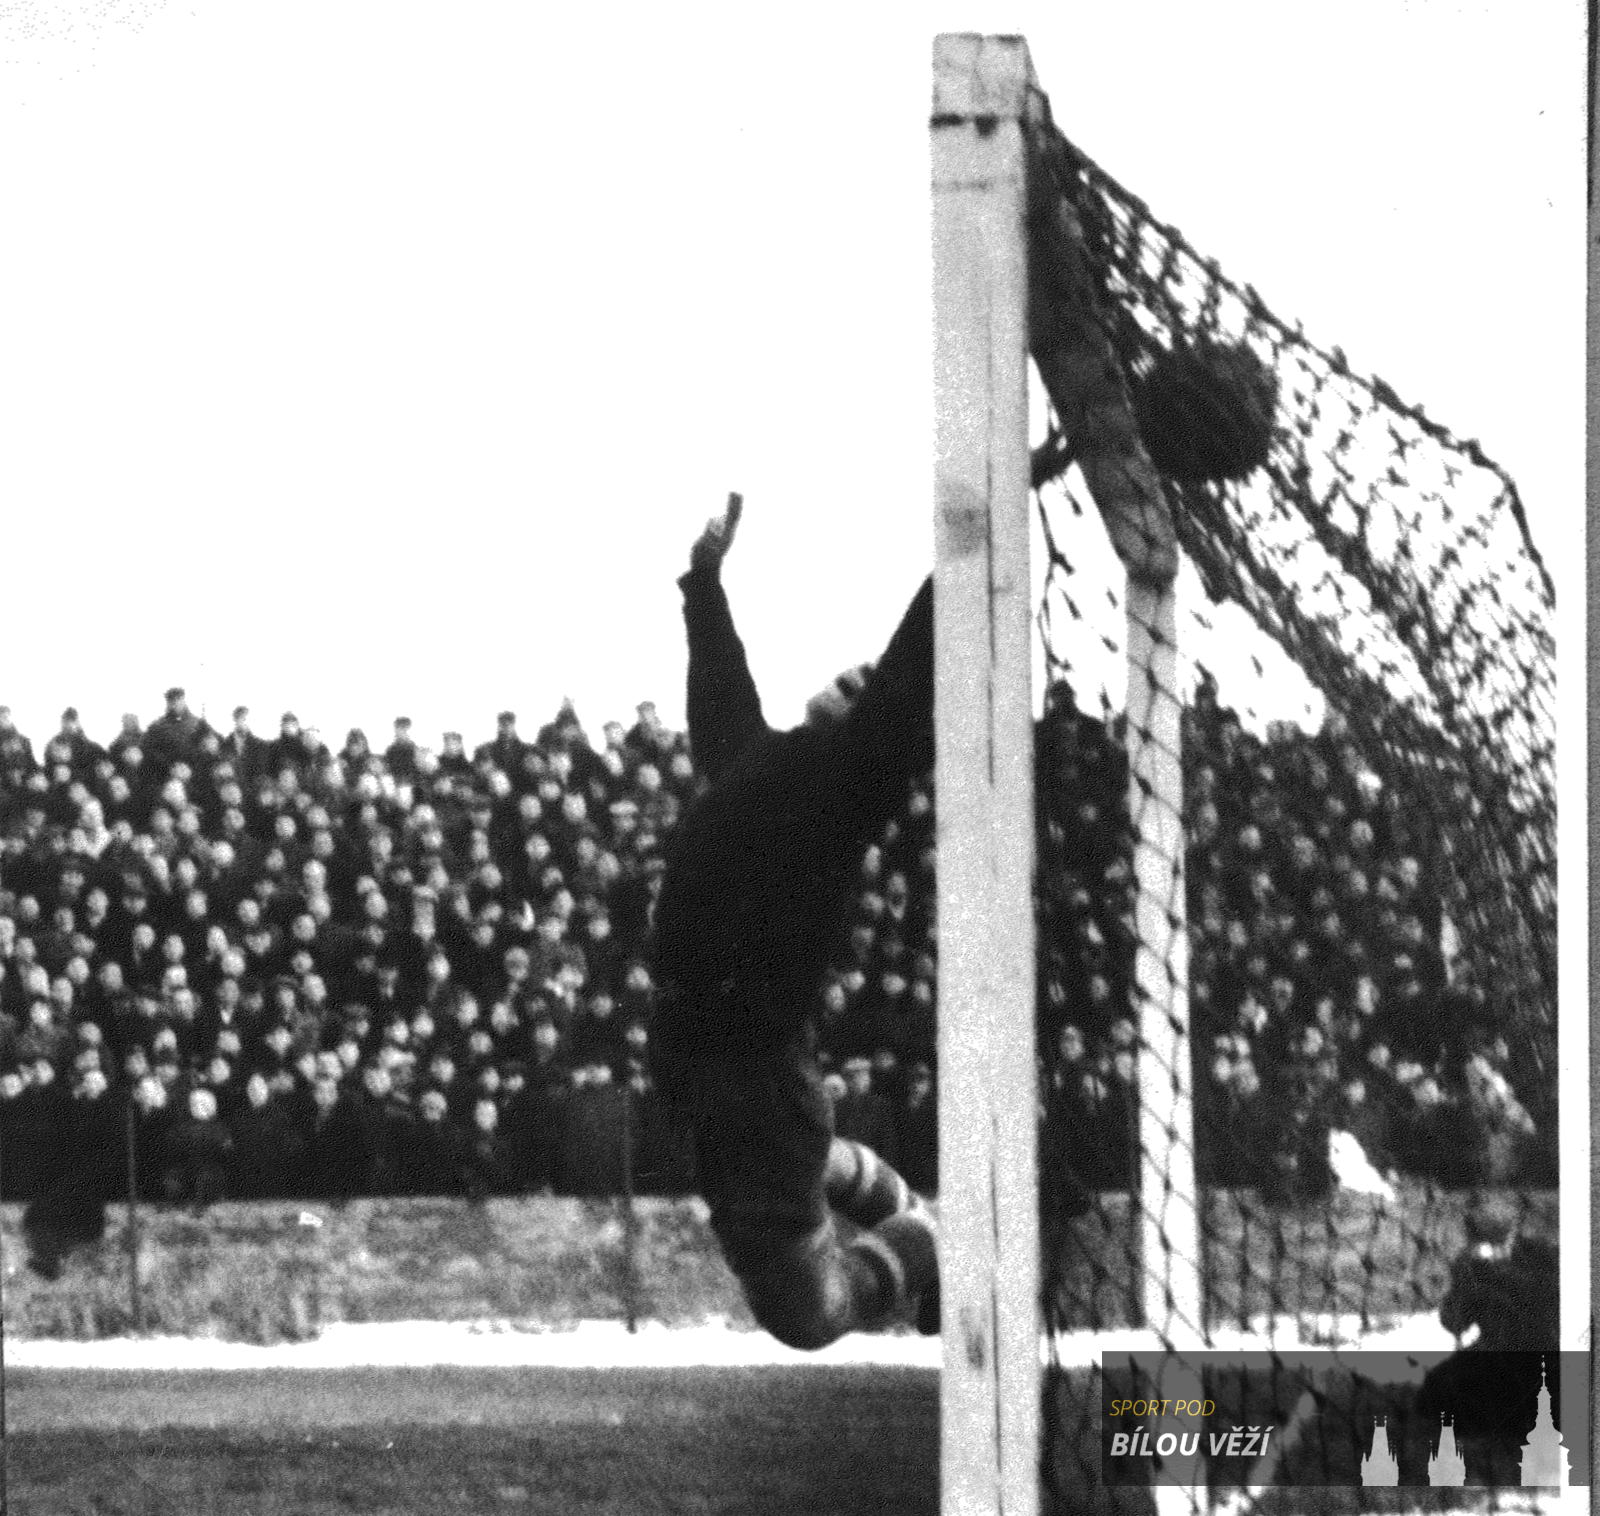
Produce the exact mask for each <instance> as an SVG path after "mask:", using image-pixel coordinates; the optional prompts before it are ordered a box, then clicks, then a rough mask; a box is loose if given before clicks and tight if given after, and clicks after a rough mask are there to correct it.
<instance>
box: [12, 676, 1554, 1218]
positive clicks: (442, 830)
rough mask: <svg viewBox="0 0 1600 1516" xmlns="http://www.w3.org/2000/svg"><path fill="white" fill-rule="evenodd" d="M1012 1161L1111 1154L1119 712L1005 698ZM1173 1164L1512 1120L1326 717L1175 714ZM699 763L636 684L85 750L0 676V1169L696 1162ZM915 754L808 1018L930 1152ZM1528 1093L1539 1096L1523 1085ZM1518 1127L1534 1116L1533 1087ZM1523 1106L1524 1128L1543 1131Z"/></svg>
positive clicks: (256, 1175) (1457, 970) (1438, 921)
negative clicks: (682, 968) (590, 723)
mask: <svg viewBox="0 0 1600 1516" xmlns="http://www.w3.org/2000/svg"><path fill="white" fill-rule="evenodd" d="M1038 741H1039V749H1038V761H1039V764H1040V773H1041V782H1040V785H1039V791H1040V795H1041V809H1040V830H1039V843H1040V866H1039V880H1040V944H1041V951H1040V966H1041V967H1040V1005H1041V1021H1040V1058H1041V1069H1042V1073H1043V1079H1042V1089H1043V1095H1044V1104H1045V1108H1046V1114H1047V1121H1046V1137H1047V1167H1048V1165H1049V1163H1051V1162H1057V1161H1059V1162H1064V1163H1068V1164H1070V1166H1071V1167H1072V1169H1073V1170H1074V1172H1075V1173H1076V1174H1077V1175H1078V1176H1079V1177H1080V1178H1082V1179H1083V1180H1084V1181H1085V1182H1086V1183H1089V1184H1091V1185H1093V1186H1096V1187H1101V1188H1105V1187H1117V1186H1124V1185H1126V1183H1127V1182H1128V1176H1129V1174H1130V1173H1131V1172H1132V1169H1133V1167H1134V1165H1133V1161H1132V1144H1133V1142H1134V1140H1135V1137H1134V1133H1135V1129H1136V1122H1135V1121H1134V1114H1135V1100H1136V1095H1135V1085H1134V1066H1135V1054H1136V1051H1137V1042H1138V1034H1137V1026H1136V1018H1135V1016H1134V1015H1133V1014H1132V1012H1131V1010H1130V1007H1131V1006H1132V1005H1133V999H1134V991H1133V983H1132V966H1133V947H1134V943H1133V912H1132V906H1133V879H1132V868H1131V852H1130V848H1129V845H1128V840H1129V824H1128V809H1127V768H1126V760H1125V757H1124V753H1123V748H1122V743H1121V737H1120V733H1119V732H1118V730H1117V729H1116V726H1115V724H1114V723H1113V724H1111V725H1107V724H1106V723H1104V722H1101V721H1099V720H1096V719H1094V718H1092V717H1090V716H1088V715H1087V714H1085V713H1083V712H1081V711H1079V710H1078V709H1077V707H1076V705H1075V703H1074V701H1073V699H1072V695H1071V692H1070V690H1069V689H1068V688H1067V687H1066V686H1065V685H1057V686H1056V687H1054V688H1053V689H1052V690H1051V691H1050V698H1049V701H1048V703H1047V713H1046V717H1045V719H1044V721H1043V722H1042V723H1041V725H1040V729H1039V739H1038ZM1184 745H1185V753H1184V767H1185V774H1186V807H1187V815H1186V818H1185V822H1186V826H1187V831H1188V854H1187V858H1186V879H1187V891H1188V912H1189V932H1190V944H1191V945H1190V953H1191V984H1190V998H1191V1005H1192V1007H1193V1012H1194V1025H1195V1038H1194V1047H1195V1070H1194V1073H1195V1084H1196V1108H1197V1120H1198V1127H1199V1132H1200V1138H1199V1147H1200V1162H1201V1168H1202V1175H1203V1177H1205V1178H1207V1179H1208V1180H1210V1181H1211V1182H1218V1183H1262V1182H1268V1178H1270V1179H1271V1180H1272V1182H1276V1183H1280V1184H1282V1185H1284V1186H1286V1187H1288V1188H1290V1189H1295V1188H1299V1189H1301V1190H1305V1189H1308V1188H1309V1189H1312V1190H1314V1189H1315V1188H1316V1187H1317V1186H1318V1184H1320V1183H1324V1182H1325V1178H1326V1176H1325V1174H1321V1173H1319V1171H1318V1165H1319V1164H1322V1163H1324V1162H1325V1158H1324V1155H1325V1151H1326V1141H1325V1137H1326V1132H1327V1130H1328V1128H1329V1127H1330V1126H1332V1125H1337V1126H1343V1127H1349V1128H1351V1129H1352V1130H1354V1131H1356V1133H1357V1134H1358V1136H1360V1138H1361V1140H1362V1141H1363V1143H1364V1144H1365V1145H1366V1146H1367V1147H1368V1150H1369V1151H1370V1152H1372V1153H1374V1154H1375V1156H1377V1157H1378V1158H1379V1159H1380V1160H1386V1161H1387V1162H1388V1163H1390V1164H1391V1165H1392V1166H1394V1167H1396V1168H1397V1169H1400V1170H1402V1171H1410V1172H1421V1173H1431V1174H1434V1175H1435V1176H1436V1177H1439V1178H1441V1179H1444V1180H1447V1181H1450V1180H1454V1181H1458V1182H1467V1181H1468V1180H1471V1179H1474V1178H1482V1177H1484V1176H1485V1175H1490V1176H1492V1175H1494V1174H1499V1176H1500V1177H1502V1178H1504V1177H1507V1176H1508V1175H1510V1174H1512V1173H1513V1172H1514V1171H1516V1172H1521V1170H1518V1167H1517V1166H1518V1165H1519V1164H1520V1165H1522V1168H1523V1169H1526V1167H1527V1162H1528V1160H1527V1158H1526V1154H1527V1152H1528V1151H1529V1150H1530V1147H1531V1148H1532V1149H1534V1150H1536V1151H1544V1152H1545V1153H1546V1156H1547V1157H1548V1153H1549V1151H1550V1150H1551V1141H1552V1140H1553V1133H1549V1132H1544V1131H1540V1130H1538V1129H1537V1127H1536V1123H1535V1121H1534V1119H1533V1117H1532V1116H1530V1114H1529V1109H1528V1104H1527V1103H1525V1102H1524V1101H1523V1100H1519V1098H1518V1095H1517V1094H1516V1093H1514V1090H1516V1089H1517V1088H1519V1087H1523V1086H1525V1085H1526V1082H1527V1081H1526V1078H1525V1077H1524V1074H1523V1071H1521V1070H1519V1068H1518V1067H1517V1055H1516V1049H1515V1042H1516V1036H1515V1029H1514V1028H1511V1027H1507V1026H1502V1025H1497V1024H1496V1021H1495V1017H1494V1016H1493V1015H1492V1014H1491V1013H1490V1010H1489V1009H1488V1003H1487V1001H1486V998H1485V996H1484V995H1483V994H1482V992H1481V990H1480V988H1479V987H1478V986H1477V985H1475V984H1474V983H1473V982H1472V981H1471V977H1470V975H1469V973H1468V972H1467V969H1466V965H1465V959H1464V958H1460V957H1457V956H1455V955H1453V954H1452V953H1451V952H1450V941H1449V937H1450V927H1449V923H1448V921H1447V920H1446V916H1445V913H1444V911H1443V910H1442V908H1441V905H1440V900H1441V890H1440V888H1439V886H1438V884H1437V882H1436V875H1437V873H1438V860H1437V856H1436V850H1437V841H1436V838H1435V837H1433V836H1432V835H1430V833H1429V831H1428V825H1427V818H1425V817H1417V816H1413V815H1409V814H1407V812H1406V811H1405V809H1404V808H1403V807H1402V806H1400V805H1399V804H1398V802H1397V800H1396V797H1395V796H1394V795H1393V794H1392V793H1391V792H1389V791H1388V790H1386V789H1385V787H1384V786H1383V785H1382V784H1381V783H1380V782H1379V781H1378V780H1377V779H1376V777H1375V776H1374V775H1373V774H1372V773H1371V772H1370V771H1369V770H1368V769H1367V768H1366V766H1365V765H1364V764H1363V763H1362V762H1361V760H1360V758H1359V756H1358V754H1357V751H1356V748H1355V746H1354V745H1353V743H1352V742H1351V741H1350V740H1349V734H1348V732H1347V731H1346V730H1345V729H1344V728H1343V727H1342V725H1341V723H1340V722H1339V721H1338V720H1337V719H1336V718H1331V717H1330V718H1329V720H1328V721H1326V722H1325V723H1324V725H1323V727H1322V728H1321V729H1320V730H1319V731H1318V732H1317V733H1315V734H1306V733H1304V732H1301V731H1299V730H1298V729H1297V728H1292V727H1274V728H1273V729H1271V730H1270V731H1269V733H1268V735H1267V736H1266V737H1265V738H1258V737H1257V736H1255V735H1253V734H1252V733H1250V732H1249V731H1247V730H1246V729H1245V727H1244V725H1243V724H1242V723H1241V722H1240V720H1239V718H1238V716H1237V715H1236V714H1235V713H1234V712H1232V711H1231V710H1228V709H1225V708H1223V707H1222V706H1221V705H1220V704H1219V703H1218V701H1217V699H1216V693H1215V690H1214V687H1212V686H1211V685H1210V684H1209V682H1205V681H1203V682H1202V684H1201V686H1200V689H1199V692H1198V694H1197V697H1196V699H1195V701H1194V702H1193V704H1192V705H1191V706H1190V707H1189V709H1188V710H1187V712H1186V716H1185V724H1184ZM695 788H696V775H695V770H694V767H693V764H692V762H691V759H690V755H689V752H688V749H687V743H686V740H685V738H684V737H683V736H682V734H680V733H677V732H673V731H670V730H668V729H667V728H666V726H665V725H664V724H663V723H662V722H661V721H660V720H659V718H658V717H657V715H656V713H655V711H654V708H653V707H652V706H650V705H649V704H648V703H647V704H644V705H641V706H640V707H639V711H638V720H637V721H636V723H635V724H634V725H633V726H632V727H631V729H624V727H623V726H622V725H621V724H620V723H611V724H609V725H607V726H606V727H605V729H604V735H603V741H602V742H600V743H599V744H594V743H591V740H590V738H589V737H588V735H587V734H586V733H585V731H584V729H583V727H582V725H581V723H580V721H579V719H578V716H577V714H576V712H575V711H574V710H573V708H572V706H571V704H570V703H568V704H566V705H564V706H563V707H562V709H561V710H560V711H559V712H558V713H557V715H556V716H555V718H554V719H553V720H552V721H551V722H549V723H548V724H547V725H546V726H544V727H543V728H542V729H541V730H540V731H539V732H538V733H537V735H536V736H535V737H534V738H533V740H531V741H530V740H526V739H524V738H523V737H522V736H521V735H520V734H519V732H518V729H517V722H516V718H515V716H514V715H513V714H512V713H511V712H503V713H502V714H501V715H500V717H499V722H498V727H497V731H496V733H495V736H494V737H493V738H492V739H491V740H490V741H487V742H485V743H483V744H482V745H481V746H478V747H477V748H476V749H474V750H472V751H469V750H468V748H467V746H466V745H465V743H464V742H463V740H462V737H461V736H460V734H458V733H454V732H447V733H445V734H444V737H443V742H442V744H441V746H440V748H439V750H438V751H437V752H435V751H433V750H431V749H429V748H427V747H424V746H423V745H421V744H420V743H418V742H417V741H416V740H415V738H414V736H413V734H412V731H411V723H410V722H409V721H407V720H406V719H405V718H403V717H402V718H400V719H398V720H397V721H396V722H395V724H394V732H393V737H392V740H391V741H390V742H389V743H388V744H387V746H385V747H384V748H383V749H382V750H381V751H380V750H378V749H376V748H374V747H373V746H371V745H370V744H369V742H368V740H367V738H366V737H365V735H364V734H363V733H362V732H360V731H352V732H350V733H349V735H348V736H347V738H346V739H345V742H344V744H343V746H342V747H340V748H339V749H338V750H337V751H334V750H332V749H330V748H329V747H328V746H327V745H326V744H325V743H324V742H323V741H322V740H321V739H320V737H319V736H318V735H317V734H316V733H315V732H314V731H312V730H308V729H306V728H304V727H302V726H301V724H300V723H299V722H298V721H297V720H296V718H295V717H294V715H293V714H288V713H286V714H285V715H284V716H283V718H282V720H281V721H280V723H279V727H278V731H277V733H276V735H275V736H273V737H271V738H270V739H268V738H263V737H261V736H258V735H257V734H256V733H255V732H254V731H253V730H252V729H251V725H250V720H249V712H248V711H246V710H244V709H243V708H240V709H238V710H236V711H235V712H234V715H233V721H232V724H231V726H230V727H229V728H228V729H227V730H224V731H219V730H214V729H213V728H212V727H211V726H210V725H208V723H207V722H206V721H205V720H204V719H203V718H202V717H200V716H198V715H196V714H195V713H194V712H192V711H191V710H190V709H189V708H188V705H187V703H186V700H185V697H184V693H183V691H181V690H178V689H174V690H170V691H169V692H168V694H167V700H166V710H165V711H164V712H163V713H162V714H161V715H160V716H159V717H157V718H156V719H155V720H153V721H151V722H150V723H149V724H148V725H144V724H142V723H141V721H140V720H139V719H138V718H137V717H136V716H131V715H130V716H126V717H124V718H123V723H122V730H121V731H120V732H118V733H117V735H116V736H115V737H114V738H113V739H112V741H111V742H110V743H109V744H108V745H107V746H105V747H102V746H100V745H99V744H98V743H97V742H95V741H94V740H92V739H91V738H90V737H89V736H88V735H87V734H86V733H85V732H84V730H83V728H82V725H81V723H80V722H79V720H78V718H77V715H76V713H75V712H74V711H72V710H68V711H66V712H65V713H64V714H63V717H62V721H61V727H60V730H59V731H58V732H57V733H56V734H55V735H53V736H52V737H51V738H50V739H49V740H48V741H47V742H45V743H44V745H43V749H42V751H40V752H38V753H35V751H34V748H33V746H32V744H31V742H30V741H29V739H28V738H27V737H25V736H24V735H23V734H22V733H20V732H19V731H17V730H16V728H15V726H14V725H13V723H12V721H11V718H10V713H9V712H8V711H6V710H4V709H3V708H0V1192H3V1193H4V1194H5V1195H6V1196H8V1197H13V1198H30V1199H33V1198H37V1197H40V1196H49V1195H58V1194H61V1193H64V1192H67V1191H71V1192H72V1193H73V1194H76V1195H80V1196H83V1197H89V1198H94V1197H98V1198H96V1199H95V1203H96V1204H98V1201H99V1199H104V1198H109V1197H111V1196H113V1195H117V1194H121V1193H123V1192H124V1191H125V1190H126V1187H127V1184H128V1181H129V1173H128V1157H127V1154H128V1152H129V1146H128V1139H129V1136H130V1134H131V1137H132V1153H133V1171H134V1172H133V1177H134V1180H135V1182H136V1183H137V1185H138V1187H139V1190H140V1192H141V1193H143V1194H146V1195H156V1196H164V1197H167V1198H171V1199H175V1200H176V1199H186V1200H197V1201H201V1202H203V1201H205V1200H207V1199H209V1198H213V1197H216V1196H220V1195H224V1194H226V1195H234V1196H245V1197H248V1196H266V1195H302V1196H321V1197H329V1198H336V1197H340V1196H348V1195H356V1194H365V1193H464V1194H480V1195H481V1194H487V1193H523V1192H532V1191H539V1190H546V1189H549V1190H554V1191H556V1192H558V1193H569V1194H607V1193H614V1192H615V1191H617V1190H618V1189H620V1188H622V1187H623V1186H624V1184H625V1183H631V1185H632V1186H633V1188H635V1189H637V1190H639V1191H641V1192H650V1191H658V1192H664V1193H674V1192H679V1191H682V1190H684V1189H686V1188H689V1187H691V1186H692V1183H693V1174H692V1160H691V1158H690V1155H689V1154H688V1153H687V1152H686V1151H685V1149H684V1147H683V1145H682V1143H681V1141H680V1140H679V1139H678V1137H677V1134H676V1129H675V1126H674V1124H673V1123H672V1122H671V1121H669V1120H668V1119H667V1116H666V1113H665V1112H664V1111H663V1110H662V1109H661V1108H660V1107H659V1105H658V1103H657V1101H656V1098H655V1095H654V1091H653V1089H652V1086H651V1081H650V1075H649V1071H648V1059H647V1056H646V1054H647V1045H648V1036H649V1032H648V1010H649V1003H650V998H651V992H652V985H651V980H650V972H649V968H648V965H647V962H646V958H645V947H646V933H647V927H648V908H649V902H650V898H651V890H652V887H653V882H654V880H655V879H656V877H657V876H658V875H659V872H660V870H661V868H662V866H663V865H662V853H663V848H664V846H665V845H666V843H667V842H668V840H669V839H670V836H671V833H672V830H673V827H674V825H675V823H676V820H677V818H678V816H679V815H680V813H681V812H682V810H683V808H684V806H685V805H687V804H688V803H689V802H690V801H691V800H692V798H693V796H694V793H695ZM934 867H935V854H934V826H933V801H932V794H931V783H924V784H922V785H918V786H915V787H914V788H913V789H912V791H911V792H910V793H909V795H908V798H907V805H906V808H905V812H904V814H903V816H902V817H901V818H900V820H899V821H897V822H896V823H894V824H893V825H892V826H891V827H890V828H889V829H888V831H887V832H886V833H885V835H884V836H883V837H882V838H881V839H880V840H879V842H878V843H876V844H875V845H873V846H872V847H871V848H869V849H868V850H867V852H866V854H865V856H864V858H863V860H862V868H861V888H860V893H859V897H858V899H857V901H856V902H855V905H854V915H853V920H852V922H851V925H850V927H849V930H848V934H847V937H846V938H845V939H844V940H843V941H842V942H841V950H840V956H839V959H838V965H837V967H836V969H835V970H834V971H833V972H832V973H831V974H830V975H829V977H828V979H827V982H826V983H825V984H823V985H821V986H819V1003H818V1016H817V1021H818V1035H819V1042H820V1047H821V1052H822V1058H823V1062H824V1067H825V1069H826V1070H827V1084H828V1087H829V1090H830V1093H831V1094H832V1096H833V1097H834V1099H835V1102H836V1121H837V1124H838V1127H839V1129H840V1130H841V1131H843V1132H845V1133H846V1134H849V1135H854V1136H857V1137H860V1138H861V1139H862V1140H864V1141H867V1142H870V1143H871V1144H873V1145H874V1146H875V1147H877V1148H879V1149H880V1150H882V1151H883V1152H884V1154H885V1156H887V1157H889V1158H890V1159H891V1160H892V1161H895V1162H897V1163H898V1164H899V1165H900V1166H901V1167H902V1168H903V1169H904V1170H905V1172H906V1173H907V1177H908V1178H910V1179H911V1180H912V1182H913V1183H914V1184H916V1185H918V1186H919V1187H922V1188H925V1189H932V1188H933V1187H934V1185H935V1184H936V1178H937V1176H936V1167H935V1142H934V1130H935V1125H936V1119H937V1118H936V1110H937V1095H936V1090H935V1080H934V1065H935V1051H936V1049H935V1035H934V1026H935V1010H936V1006H935V1001H936V980H937V973H936V954H937V923H936V921H935V919H934V890H933V881H934ZM1541 1114H1542V1113H1541ZM1552 1125H1553V1123H1552ZM1536 1139H1543V1147H1542V1148H1541V1145H1540V1141H1538V1140H1536Z"/></svg>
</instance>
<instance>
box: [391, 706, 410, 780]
mask: <svg viewBox="0 0 1600 1516" xmlns="http://www.w3.org/2000/svg"><path fill="white" fill-rule="evenodd" d="M383 762H384V766H385V767H386V768H387V769H388V770H389V773H390V774H391V775H393V777H394V778H395V779H396V780H409V779H415V778H416V777H417V744H416V740H415V738H413V737H412V735H411V718H410V717H409V716H396V717H395V718H394V741H393V742H391V743H390V744H389V746H388V748H387V749H386V750H385V751H384V755H383Z"/></svg>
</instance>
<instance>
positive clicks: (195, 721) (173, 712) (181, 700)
mask: <svg viewBox="0 0 1600 1516" xmlns="http://www.w3.org/2000/svg"><path fill="white" fill-rule="evenodd" d="M166 702H167V708H166V710H165V711H163V712H162V713H161V715H159V716H157V717H156V719H155V720H154V721H152V722H151V723H150V728H149V730H148V731H147V732H146V733H145V735H144V745H143V752H144V758H145V762H146V763H147V764H148V765H149V766H150V767H151V769H152V771H153V772H154V773H155V774H156V775H157V777H158V778H161V779H164V778H166V775H167V771H168V770H169V769H170V768H171V767H172V765H173V764H174V763H194V762H195V761H196V760H197V759H198V758H199V756H200V743H201V739H202V738H204V737H205V736H206V735H207V734H208V733H209V732H210V731H211V728H210V727H209V726H207V725H206V723H205V721H204V720H203V719H202V718H201V717H199V716H197V715H195V713H194V712H193V711H191V710H190V709H189V700H188V696H187V695H186V694H185V693H184V690H183V688H182V686H181V685H173V686H172V688H171V689H169V690H168V691H167V694H166Z"/></svg>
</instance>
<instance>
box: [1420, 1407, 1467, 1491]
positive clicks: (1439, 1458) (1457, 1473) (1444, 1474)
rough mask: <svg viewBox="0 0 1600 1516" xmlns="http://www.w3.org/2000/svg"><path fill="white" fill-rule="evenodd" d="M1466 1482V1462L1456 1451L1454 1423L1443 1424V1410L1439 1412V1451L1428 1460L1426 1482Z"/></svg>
mask: <svg viewBox="0 0 1600 1516" xmlns="http://www.w3.org/2000/svg"><path fill="white" fill-rule="evenodd" d="M1466 1482H1467V1464H1466V1460H1465V1459H1464V1458H1462V1456H1461V1454H1460V1453H1459V1452H1457V1451H1456V1429H1455V1426H1454V1424H1452V1425H1450V1426H1446V1425H1445V1424H1444V1412H1443V1411H1440V1412H1439V1451H1438V1452H1436V1453H1435V1454H1434V1455H1433V1457H1431V1458H1430V1459H1429V1460H1428V1483H1429V1484H1432V1485H1446V1486H1448V1485H1464V1484H1465V1483H1466Z"/></svg>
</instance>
